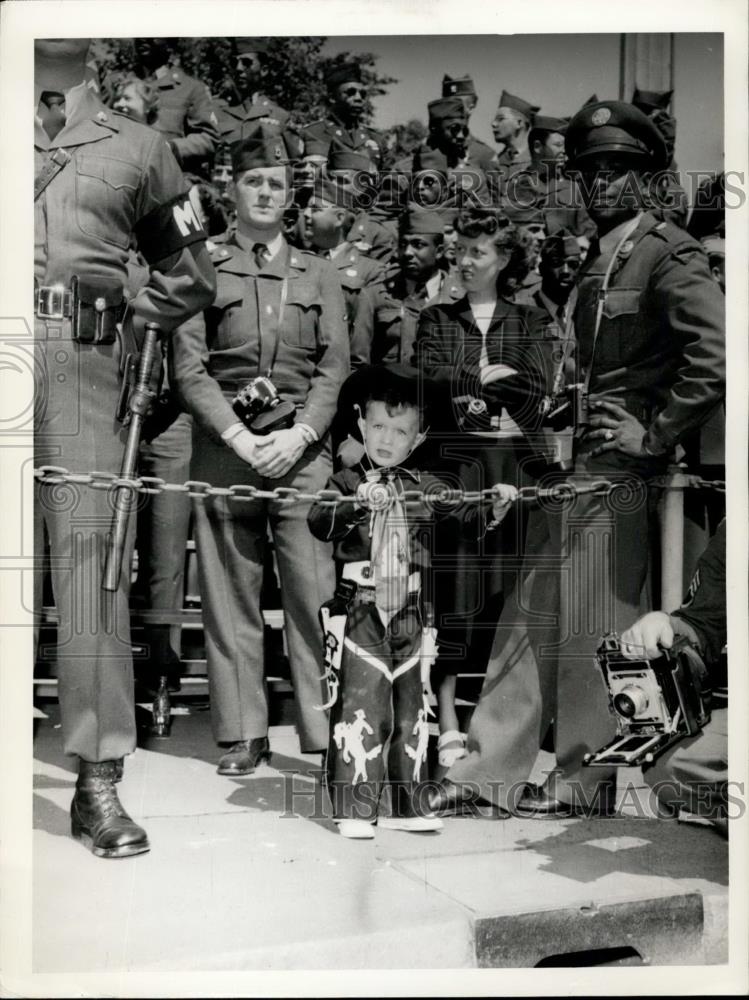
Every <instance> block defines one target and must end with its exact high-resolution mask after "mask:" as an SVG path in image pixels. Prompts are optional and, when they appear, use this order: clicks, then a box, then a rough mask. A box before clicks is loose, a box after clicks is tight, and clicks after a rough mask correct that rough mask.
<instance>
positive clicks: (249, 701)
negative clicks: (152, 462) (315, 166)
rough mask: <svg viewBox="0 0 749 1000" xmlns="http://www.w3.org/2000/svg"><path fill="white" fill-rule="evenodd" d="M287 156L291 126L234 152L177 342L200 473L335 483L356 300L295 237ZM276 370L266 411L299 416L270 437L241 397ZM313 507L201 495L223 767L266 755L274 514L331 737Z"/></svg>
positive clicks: (293, 638)
mask: <svg viewBox="0 0 749 1000" xmlns="http://www.w3.org/2000/svg"><path fill="white" fill-rule="evenodd" d="M289 162H290V160H289V155H288V151H287V149H286V147H285V145H284V142H283V138H282V137H281V136H279V135H278V134H277V133H276V132H275V131H274V130H272V129H269V128H268V127H267V126H265V125H262V124H261V125H260V126H259V127H258V131H257V132H256V133H255V134H254V135H253V136H251V137H250V138H249V139H246V140H243V141H242V142H240V143H237V144H236V145H235V146H234V147H233V148H232V163H233V174H234V186H235V199H236V205H237V230H236V233H234V234H233V235H232V236H231V237H230V238H229V239H228V240H227V242H226V243H225V244H223V245H222V246H219V247H217V248H216V250H215V252H214V255H213V259H214V264H215V268H216V276H217V282H218V291H217V295H216V301H215V304H214V305H213V306H212V307H211V308H210V309H208V310H207V311H206V313H205V317H204V319H203V318H200V319H198V320H196V321H193V322H192V323H190V324H185V325H184V326H183V327H181V328H180V330H179V331H178V333H177V337H176V340H175V344H174V379H175V385H176V386H177V390H178V392H179V395H180V398H181V399H182V400H183V402H184V405H185V406H186V407H187V408H188V409H189V411H190V412H191V413H192V414H193V417H194V418H195V436H194V439H193V463H192V467H191V471H192V474H193V476H195V477H197V478H198V479H200V480H204V481H207V482H211V483H214V484H216V485H219V486H230V485H232V484H240V485H246V486H255V487H258V488H259V489H262V490H272V489H274V488H276V487H283V488H286V487H290V488H293V489H299V490H302V491H303V492H309V491H315V490H317V489H322V488H323V487H324V486H325V483H326V482H327V479H328V477H329V475H330V473H331V469H332V459H331V446H330V436H329V433H328V428H329V426H330V423H331V421H332V419H333V415H334V413H335V409H336V401H337V398H338V392H339V389H340V386H341V384H342V382H343V381H344V379H345V378H346V376H347V374H348V372H349V339H348V333H347V330H346V321H345V305H344V301H343V294H342V292H341V287H340V284H339V281H338V278H337V276H336V272H335V269H334V268H333V266H332V265H331V264H330V263H329V262H328V261H324V260H321V259H320V258H318V257H316V256H315V255H314V254H310V253H307V252H305V251H303V250H296V249H294V248H293V247H290V246H289V245H288V244H287V243H286V241H285V239H284V237H283V234H282V225H283V214H284V209H285V207H286V205H287V203H288V201H289V199H290V197H291V169H290V166H289ZM259 376H262V377H263V381H262V382H261V383H258V382H257V378H258V377H259ZM268 382H270V384H271V385H272V387H274V389H275V392H276V393H277V394H278V397H280V400H281V401H282V403H283V404H286V405H285V406H283V408H282V409H280V410H279V409H278V408H275V409H271V408H270V407H268V408H267V409H265V410H264V411H263V412H259V413H257V414H256V415H257V416H263V417H264V419H266V420H267V419H269V418H270V419H273V414H274V413H286V417H287V418H288V416H289V414H288V411H289V409H290V410H291V414H290V417H291V419H292V420H293V421H294V422H293V426H288V419H286V420H285V423H287V426H279V427H278V429H273V430H270V432H269V433H266V434H261V433H259V431H260V430H263V429H265V430H269V428H268V427H267V426H266V427H264V428H260V427H258V424H257V423H255V422H253V420H252V419H249V417H248V415H247V414H245V419H247V423H248V424H250V425H251V426H247V425H246V424H245V423H244V422H241V421H240V420H239V418H238V416H237V413H236V412H235V410H234V409H233V406H232V399H233V398H234V397H235V395H236V394H237V393H238V392H240V391H242V390H249V391H251V392H257V393H262V395H261V396H260V397H259V398H261V399H266V400H267V399H268V392H269V391H271V390H270V386H269V385H268ZM289 404H291V405H290V406H289ZM253 419H254V418H253ZM308 507H309V504H305V503H282V502H280V501H268V500H264V499H255V500H251V501H249V502H248V501H246V500H245V501H240V500H238V499H232V498H227V497H220V496H212V497H208V498H206V499H205V500H204V501H200V502H199V503H196V504H195V507H194V514H195V537H196V544H197V551H198V572H199V581H200V590H201V594H202V596H203V614H204V624H205V633H206V651H207V660H208V677H209V682H210V689H211V719H212V724H213V731H214V735H215V738H216V741H217V742H218V743H219V744H223V745H224V746H225V752H224V753H223V755H222V757H221V759H220V761H219V767H218V771H219V773H220V774H228V775H241V774H249V773H250V772H251V771H252V770H253V768H254V767H255V765H256V764H257V763H258V761H260V760H262V759H264V758H267V756H268V754H269V746H268V698H267V692H266V688H265V681H264V676H263V674H264V670H263V667H264V663H263V618H262V614H261V608H260V587H261V583H262V577H263V553H264V550H265V548H266V542H267V534H268V526H270V529H271V532H272V535H273V540H274V544H275V550H276V556H277V560H278V568H279V573H280V578H281V599H282V604H283V610H284V621H285V633H286V640H287V645H288V651H289V661H290V665H291V676H292V680H293V684H294V698H295V702H296V708H297V727H298V731H299V739H300V743H301V748H302V751H303V752H305V753H314V752H317V751H322V750H324V748H325V747H326V746H327V742H328V723H327V718H326V715H325V712H323V711H320V710H319V706H320V705H322V704H323V703H324V700H325V699H324V697H323V692H322V687H321V679H320V678H321V669H320V668H321V662H322V648H321V640H320V638H319V634H320V632H319V626H318V619H317V615H318V611H319V608H320V606H321V604H323V603H324V602H325V601H326V600H328V599H329V598H330V597H332V596H333V590H334V587H335V580H334V570H333V562H332V557H331V548H330V546H329V545H328V544H326V543H325V542H321V541H318V540H317V539H314V538H313V537H312V535H311V534H310V533H309V530H308V528H307V511H308Z"/></svg>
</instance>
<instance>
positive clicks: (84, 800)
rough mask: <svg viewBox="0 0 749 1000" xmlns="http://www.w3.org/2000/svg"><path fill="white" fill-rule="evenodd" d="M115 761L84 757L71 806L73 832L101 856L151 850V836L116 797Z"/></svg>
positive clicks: (128, 855)
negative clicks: (149, 839) (92, 759)
mask: <svg viewBox="0 0 749 1000" xmlns="http://www.w3.org/2000/svg"><path fill="white" fill-rule="evenodd" d="M115 781H116V761H113V760H104V761H100V762H99V763H96V764H92V763H90V762H89V761H86V760H81V762H80V768H79V772H78V781H77V782H76V785H75V795H74V796H73V801H72V803H71V806H70V832H71V834H72V835H73V837H75V839H76V840H81V841H82V842H83V843H84V844H86V845H87V846H89V847H90V848H91V851H92V852H93V853H94V854H95V855H96V856H97V857H98V858H127V857H130V856H131V855H133V854H144V853H145V852H146V851H148V850H150V847H151V845H150V844H149V843H148V836H147V835H146V831H145V830H144V829H142V827H140V826H138V824H137V823H134V822H133V820H132V819H130V817H129V816H128V814H127V813H126V812H125V810H124V809H123V807H122V803H121V802H120V800H119V798H118V797H117V789H116V788H115V787H114V783H115Z"/></svg>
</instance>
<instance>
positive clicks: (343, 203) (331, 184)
mask: <svg viewBox="0 0 749 1000" xmlns="http://www.w3.org/2000/svg"><path fill="white" fill-rule="evenodd" d="M312 200H313V201H327V202H328V203H329V204H331V205H335V206H336V208H346V209H348V211H349V212H353V211H354V210H355V208H356V203H355V199H354V193H353V191H351V189H350V188H347V187H345V186H344V185H343V184H338V183H337V182H336V181H334V180H331V178H329V177H318V178H317V179H316V180H315V184H314V187H313V188H312Z"/></svg>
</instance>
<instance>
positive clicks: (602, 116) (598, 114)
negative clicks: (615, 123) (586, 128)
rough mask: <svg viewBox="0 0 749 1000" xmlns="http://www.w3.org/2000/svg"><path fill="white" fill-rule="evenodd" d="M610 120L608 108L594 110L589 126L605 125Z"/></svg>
mask: <svg viewBox="0 0 749 1000" xmlns="http://www.w3.org/2000/svg"><path fill="white" fill-rule="evenodd" d="M609 118H611V109H610V108H596V110H595V111H594V112H593V114H592V115H591V118H590V122H591V125H605V124H606V122H607V121H608V120H609Z"/></svg>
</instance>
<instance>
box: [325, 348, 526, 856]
mask: <svg viewBox="0 0 749 1000" xmlns="http://www.w3.org/2000/svg"><path fill="white" fill-rule="evenodd" d="M433 392H434V389H433V387H432V386H431V384H428V383H427V380H426V379H425V378H424V376H423V375H421V373H420V372H418V370H416V369H414V368H410V367H409V366H407V365H396V364H393V365H389V366H384V365H383V366H372V367H368V368H362V369H359V370H358V371H357V372H355V373H354V374H353V375H352V376H351V377H350V378H349V379H348V381H347V383H346V385H345V386H344V388H343V390H342V392H341V400H347V401H352V402H353V403H354V406H355V408H356V409H357V411H358V413H359V419H358V423H359V428H360V431H361V434H362V439H363V442H364V448H365V457H364V458H363V459H362V461H361V463H359V464H358V465H357V466H354V467H352V468H348V469H344V470H342V471H341V472H338V473H336V474H335V475H334V476H332V477H331V479H330V480H329V482H328V488H329V489H332V490H336V491H338V492H339V493H340V494H342V495H343V496H355V497H356V502H355V503H354V502H351V501H341V502H338V503H335V504H333V503H330V504H325V503H320V502H318V503H316V504H314V505H313V506H312V509H311V511H310V514H309V525H310V529H311V531H312V533H313V534H314V535H315V536H316V537H317V538H320V539H324V540H332V541H333V542H334V544H335V558H336V561H337V562H338V564H339V568H340V570H341V573H340V576H341V580H340V583H339V587H338V590H337V592H336V597H335V598H334V599H333V601H330V602H328V604H326V605H324V606H323V608H322V609H321V618H322V620H323V625H324V629H325V644H326V651H327V652H326V657H327V661H328V667H329V672H328V678H329V684H330V688H331V692H332V700H333V701H334V704H333V707H332V711H331V720H330V733H331V739H330V746H329V750H328V779H329V781H328V787H329V790H330V794H331V798H332V801H333V808H334V817H335V821H336V823H337V824H338V828H339V831H340V833H341V834H342V835H343V836H345V837H351V838H357V839H370V838H372V837H374V823H375V822H378V824H379V826H380V827H385V828H387V829H395V830H408V831H412V832H424V831H433V830H439V829H440V828H441V826H442V822H441V820H439V819H438V818H437V817H435V816H434V815H433V814H431V813H429V812H427V811H425V809H426V807H425V805H424V804H423V803H422V802H421V801H420V799H421V796H420V790H421V788H422V786H423V784H424V782H425V781H426V779H427V773H426V751H427V743H428V738H429V728H428V719H427V716H428V714H430V709H429V704H428V700H427V691H428V669H429V666H430V665H431V662H432V659H433V657H434V655H435V654H436V645H435V642H434V637H435V633H434V630H433V629H432V628H430V627H429V626H430V614H429V611H428V605H427V601H426V600H425V599H424V594H423V588H424V587H426V586H428V582H429V581H428V574H429V567H430V551H431V547H432V545H431V543H432V531H433V527H432V523H431V522H433V519H434V516H433V515H434V512H433V509H432V508H434V507H435V506H436V507H440V506H442V507H444V508H445V509H447V508H446V505H444V504H440V502H439V500H438V495H439V493H440V491H441V490H443V489H444V488H445V486H444V484H443V483H441V482H440V480H439V479H437V478H436V477H435V476H433V475H431V474H427V473H421V472H419V471H417V470H416V469H415V468H413V463H409V458H410V456H411V454H412V452H413V451H414V450H415V449H416V448H417V447H418V446H419V445H420V444H421V443H422V442H423V441H424V439H425V438H426V433H427V431H426V427H425V420H424V406H423V401H424V396H425V395H427V394H428V395H430V396H433ZM339 405H341V403H339ZM409 491H417V492H420V493H423V494H425V495H426V497H427V499H426V500H415V499H414V500H412V499H409V497H408V496H407V493H408V492H409ZM515 492H516V491H515V490H514V488H513V487H510V486H498V487H497V488H496V500H495V503H494V518H495V520H496V521H499V520H501V518H502V517H503V516H504V514H506V513H507V511H508V509H509V505H510V503H511V501H512V499H513V498H514V496H515ZM430 498H432V499H433V500H434V502H431V500H430ZM478 516H481V512H480V510H479V508H478V507H474V508H472V509H471V510H470V511H469V512H468V517H470V518H471V519H472V518H473V517H478ZM386 772H387V776H388V779H389V782H390V786H391V812H392V816H390V817H381V818H380V819H379V820H378V819H377V810H378V803H379V799H380V796H381V793H382V790H383V784H384V780H385V774H386ZM425 798H426V797H425V796H424V799H425Z"/></svg>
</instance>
